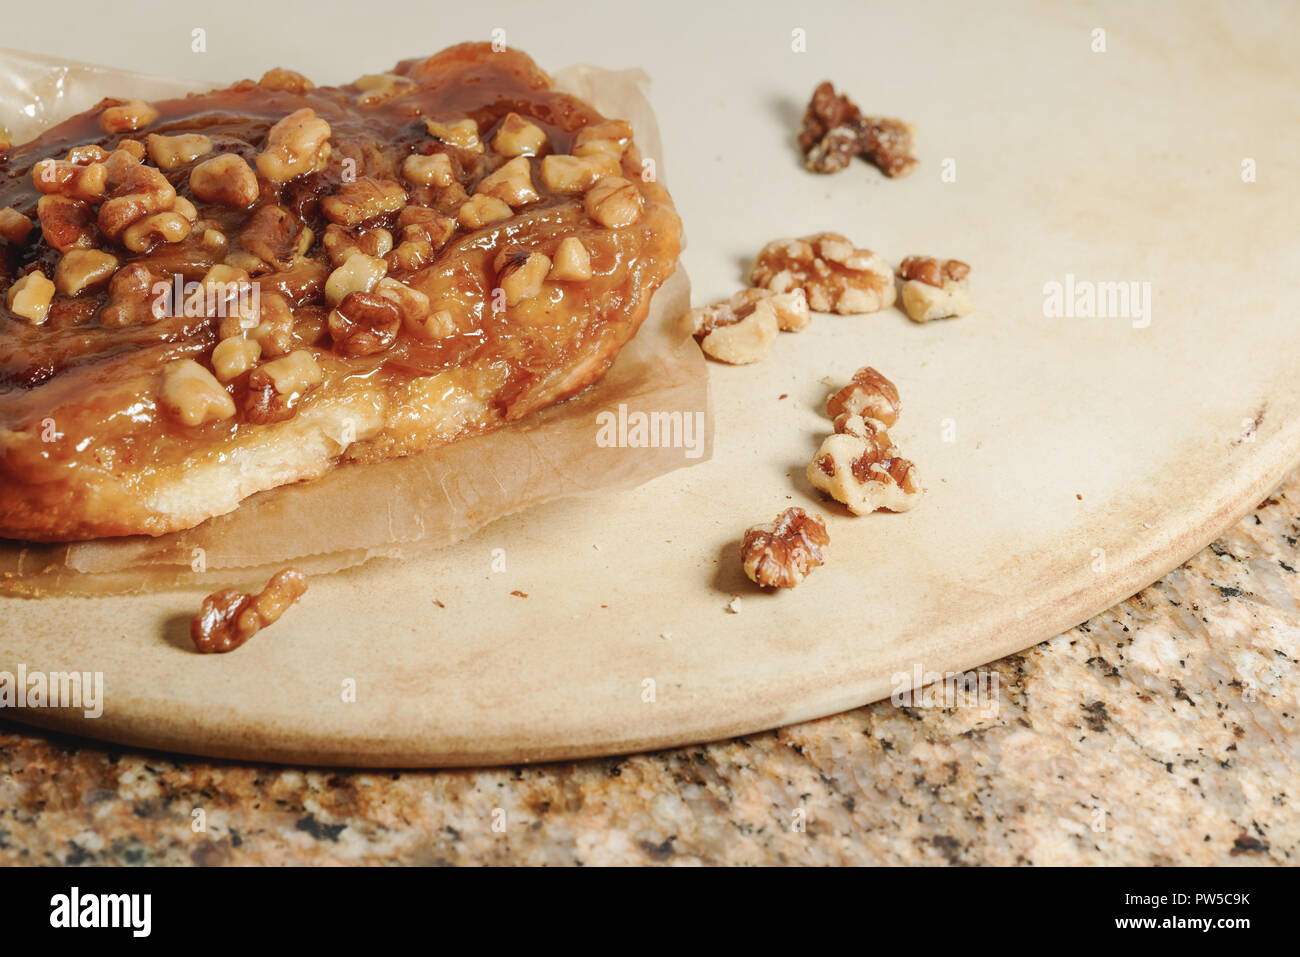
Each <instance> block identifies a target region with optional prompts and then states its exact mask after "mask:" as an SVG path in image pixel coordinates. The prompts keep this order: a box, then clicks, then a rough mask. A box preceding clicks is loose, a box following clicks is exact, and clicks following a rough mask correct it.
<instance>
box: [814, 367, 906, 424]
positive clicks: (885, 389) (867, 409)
mask: <svg viewBox="0 0 1300 957" xmlns="http://www.w3.org/2000/svg"><path fill="white" fill-rule="evenodd" d="M902 411H903V404H902V402H901V401H900V400H899V398H898V388H897V386H895V385H894V383H892V382H890V381H889V380H888V379H886V378H885V377H884V376H883V375H881V374H880V373H879V372H877V371H876V370H875V369H873V368H871V366H864V367H862V368H861V369H859V370H858V371H857V372H855V373H853V378H852V379H851V380H850V381H849V384H848V385H846V386H845V387H844V388H843V389H840V391H839V392H836V393H835V394H834V395H833V396H831V397H830V398H829V399H827V400H826V414H827V415H829V416H830V417H831V418H832V419H838V418H840V416H842V415H860V416H863V417H864V418H868V419H875V420H876V421H877V422H882V423H884V424H885V425H886V426H890V425H893V424H894V423H895V422H897V421H898V416H899V414H900V413H901V412H902Z"/></svg>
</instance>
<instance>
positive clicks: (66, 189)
mask: <svg viewBox="0 0 1300 957" xmlns="http://www.w3.org/2000/svg"><path fill="white" fill-rule="evenodd" d="M32 182H33V183H34V184H35V185H36V188H37V189H38V190H40V191H41V192H42V193H45V194H47V195H53V196H66V197H68V199H77V200H81V201H83V202H88V203H95V202H98V201H99V200H101V199H103V197H104V193H105V192H106V191H107V189H108V169H107V167H105V166H104V164H103V163H90V164H89V165H86V166H82V165H78V164H77V163H68V162H65V161H63V160H52V159H47V160H41V161H40V162H39V163H37V164H36V165H35V166H33V167H32Z"/></svg>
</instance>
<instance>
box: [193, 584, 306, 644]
mask: <svg viewBox="0 0 1300 957" xmlns="http://www.w3.org/2000/svg"><path fill="white" fill-rule="evenodd" d="M306 591H307V576H305V575H304V574H303V573H302V572H300V571H298V569H296V568H286V569H284V570H283V571H280V572H277V573H276V574H274V575H272V576H271V580H270V581H269V582H267V583H266V587H265V588H263V589H262V590H261V591H260V592H258V593H257V594H256V595H249V594H246V593H244V592H241V591H238V590H237V589H234V588H225V589H222V590H221V591H218V592H213V593H212V594H211V595H209V596H208V597H207V598H205V599H203V607H202V609H201V610H200V611H199V614H198V617H197V618H195V619H194V620H193V621H192V622H190V638H192V639H193V641H194V647H195V649H197V650H198V651H200V652H202V653H203V654H214V653H216V654H220V653H223V652H227V651H234V650H235V649H236V648H238V647H239V646H240V645H242V644H243V643H244V642H246V641H248V639H249V638H251V637H253V635H255V634H257V633H258V632H259V631H261V630H262V629H263V628H265V627H267V626H268V625H270V624H273V623H274V622H276V621H278V620H279V618H280V616H281V615H283V614H284V613H285V612H286V611H287V610H288V609H289V607H290V606H291V605H293V603H294V602H296V601H297V600H298V599H299V598H301V597H302V596H303V594H304V593H305V592H306Z"/></svg>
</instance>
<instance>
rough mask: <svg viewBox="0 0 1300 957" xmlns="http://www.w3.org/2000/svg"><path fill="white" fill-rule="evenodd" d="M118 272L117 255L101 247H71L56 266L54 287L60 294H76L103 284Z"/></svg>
mask: <svg viewBox="0 0 1300 957" xmlns="http://www.w3.org/2000/svg"><path fill="white" fill-rule="evenodd" d="M115 272H117V257H116V256H114V255H113V254H112V253H106V252H104V251H103V250H100V249H70V250H68V251H67V252H66V253H64V254H63V257H62V258H61V259H60V260H59V264H58V265H57V266H55V267H54V288H55V289H57V290H58V293H59V295H60V296H75V295H77V294H78V293H80V292H82V291H83V290H85V289H94V288H95V287H96V286H102V285H103V284H104V283H106V282H108V281H109V280H110V279H112V278H113V273H115Z"/></svg>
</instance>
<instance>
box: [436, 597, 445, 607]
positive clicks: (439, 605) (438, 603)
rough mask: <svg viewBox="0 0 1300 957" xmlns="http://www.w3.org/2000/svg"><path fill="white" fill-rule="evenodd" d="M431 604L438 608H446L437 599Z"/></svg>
mask: <svg viewBox="0 0 1300 957" xmlns="http://www.w3.org/2000/svg"><path fill="white" fill-rule="evenodd" d="M433 603H434V604H435V605H437V606H438V607H439V608H446V607H447V606H446V605H444V604H443V603H442V602H440V601H438V599H436V598H435V599H434V600H433Z"/></svg>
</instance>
